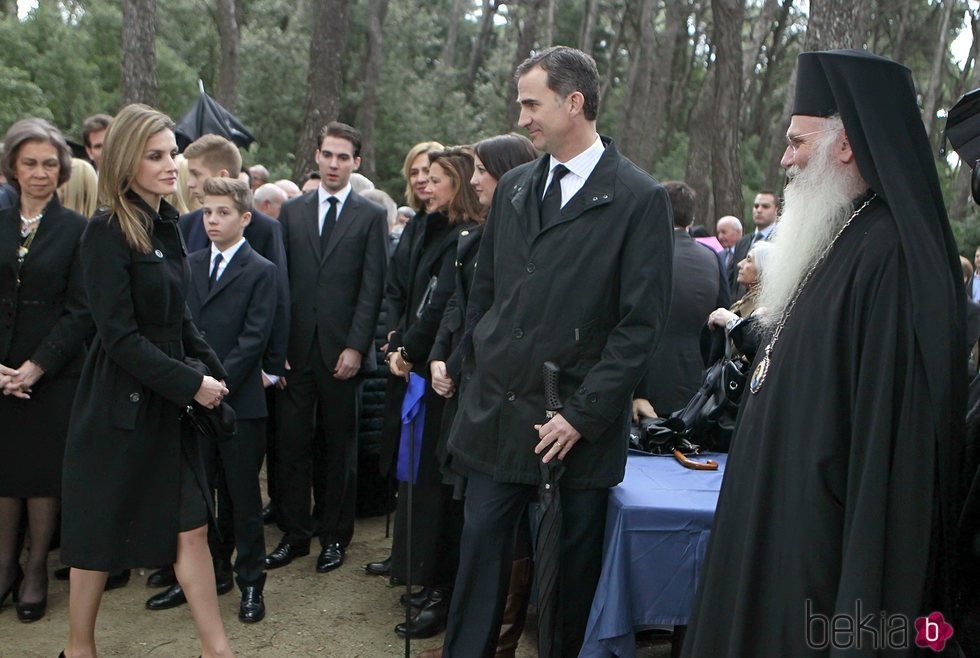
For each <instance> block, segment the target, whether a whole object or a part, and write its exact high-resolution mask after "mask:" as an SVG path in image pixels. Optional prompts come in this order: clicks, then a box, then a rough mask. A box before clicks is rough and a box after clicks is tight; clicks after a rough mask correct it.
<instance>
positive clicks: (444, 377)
mask: <svg viewBox="0 0 980 658" xmlns="http://www.w3.org/2000/svg"><path fill="white" fill-rule="evenodd" d="M429 372H430V373H431V374H432V390H434V391H435V392H436V393H438V394H439V395H441V396H442V397H444V398H451V397H452V396H453V393H454V392H455V391H456V386H455V385H454V384H453V379H452V377H450V376H449V374H448V373H447V372H446V362H445V361H433V362H432V363H430V364H429Z"/></svg>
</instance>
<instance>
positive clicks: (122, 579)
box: [105, 569, 129, 592]
mask: <svg viewBox="0 0 980 658" xmlns="http://www.w3.org/2000/svg"><path fill="white" fill-rule="evenodd" d="M128 582H129V569H123V570H122V571H113V572H111V573H110V574H109V577H108V578H106V579H105V591H106V592H108V591H109V590H110V589H117V588H119V587H122V586H123V585H125V584H126V583H128Z"/></svg>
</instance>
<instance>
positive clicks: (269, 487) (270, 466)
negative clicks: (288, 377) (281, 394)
mask: <svg viewBox="0 0 980 658" xmlns="http://www.w3.org/2000/svg"><path fill="white" fill-rule="evenodd" d="M277 390H278V389H277V388H276V387H275V386H270V387H268V388H267V389H265V405H266V408H267V409H268V410H269V422H268V423H266V426H265V482H266V493H267V494H268V495H269V505H271V506H272V510H273V511H276V510H277V506H278V501H277V500H276V498H277V497H276V455H277V451H278V450H279V442H278V441H276V428H277V427H278V425H279V423H278V422H276V418H277V412H276V398H277V397H278V395H276V392H277Z"/></svg>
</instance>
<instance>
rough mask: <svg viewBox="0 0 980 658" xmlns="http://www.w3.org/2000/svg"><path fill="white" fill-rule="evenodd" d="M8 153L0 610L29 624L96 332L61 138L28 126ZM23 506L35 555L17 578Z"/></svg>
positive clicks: (0, 279) (1, 282) (40, 597)
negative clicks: (67, 195)
mask: <svg viewBox="0 0 980 658" xmlns="http://www.w3.org/2000/svg"><path fill="white" fill-rule="evenodd" d="M3 152H4V156H3V159H2V161H0V170H2V171H3V174H4V175H5V176H6V177H7V179H8V180H9V181H10V182H11V184H12V185H13V186H14V187H15V188H16V189H17V191H18V192H19V203H18V204H17V205H15V206H13V207H11V208H7V209H5V210H2V211H0V390H2V392H3V395H2V396H0V423H2V427H3V433H4V436H5V438H4V440H3V441H0V605H2V604H3V602H4V601H5V600H6V598H7V596H8V595H12V596H13V599H14V600H15V601H16V602H17V616H18V618H19V619H20V620H21V621H23V622H31V621H37V620H38V619H40V618H41V617H43V616H44V613H45V611H46V609H47V591H48V573H47V554H48V547H49V546H50V544H51V538H52V537H53V535H54V531H55V528H56V527H57V523H58V503H59V501H58V499H59V497H60V496H61V460H62V457H63V456H64V451H65V435H66V433H67V431H68V416H69V414H70V412H71V402H72V398H73V397H74V395H75V386H76V385H77V383H78V374H79V372H80V371H81V367H82V359H83V356H84V352H83V343H84V342H85V341H86V340H88V338H90V336H91V334H92V323H91V318H90V317H89V315H88V310H87V309H86V307H85V291H84V289H83V287H82V273H81V265H80V262H79V257H78V245H79V240H80V238H81V236H82V231H84V230H85V218H83V217H82V216H81V215H79V214H78V213H76V212H73V211H71V210H68V209H67V208H63V207H62V206H61V204H60V203H59V202H58V197H57V195H56V194H55V190H56V189H57V187H58V185H60V184H61V183H63V182H64V181H65V180H67V179H68V177H69V176H70V175H71V151H70V150H69V148H68V145H67V143H66V142H65V139H64V137H62V135H61V133H60V132H58V129H57V128H55V127H54V126H52V125H51V124H49V123H48V122H47V121H44V120H43V119H23V120H21V121H18V122H16V123H15V124H13V125H12V126H11V127H10V129H9V130H8V131H7V135H6V137H5V139H4V151H3ZM25 500H26V509H27V526H28V529H29V532H30V540H31V542H30V543H31V550H30V554H29V556H28V559H27V562H26V565H25V567H26V568H25V570H24V571H21V570H20V566H19V564H18V555H17V553H16V547H17V544H18V541H17V532H18V527H19V525H20V519H21V510H22V509H23V507H24V502H25ZM22 578H23V584H22V585H21V586H20V588H19V590H18V587H17V586H18V584H19V582H20V581H21V579H22Z"/></svg>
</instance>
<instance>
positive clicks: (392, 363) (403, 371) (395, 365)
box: [388, 352, 412, 379]
mask: <svg viewBox="0 0 980 658" xmlns="http://www.w3.org/2000/svg"><path fill="white" fill-rule="evenodd" d="M388 369H389V370H391V374H393V375H394V376H395V377H403V378H405V379H408V373H410V372H412V364H411V363H409V362H408V361H406V360H405V359H403V358H402V355H401V354H399V353H398V352H392V353H391V354H389V355H388Z"/></svg>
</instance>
